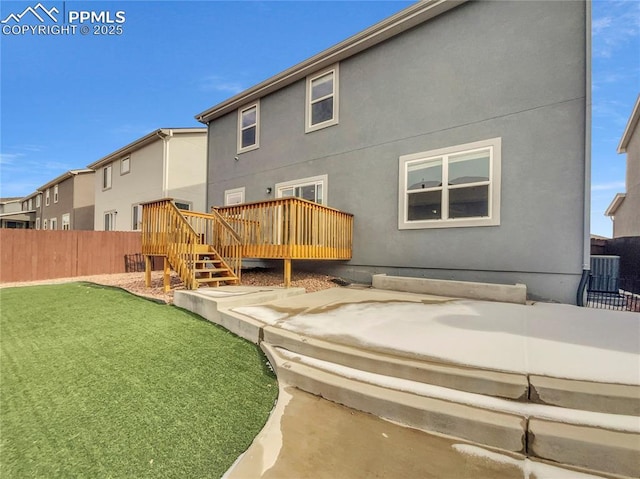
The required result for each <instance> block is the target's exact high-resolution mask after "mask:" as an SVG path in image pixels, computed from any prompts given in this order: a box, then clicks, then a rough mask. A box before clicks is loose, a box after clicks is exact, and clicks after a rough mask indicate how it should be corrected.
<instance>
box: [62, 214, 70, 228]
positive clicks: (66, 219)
mask: <svg viewBox="0 0 640 479" xmlns="http://www.w3.org/2000/svg"><path fill="white" fill-rule="evenodd" d="M70 227H71V215H70V214H69V213H65V214H63V215H62V229H63V230H68V229H69V228H70Z"/></svg>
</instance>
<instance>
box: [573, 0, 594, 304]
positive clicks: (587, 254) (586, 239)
mask: <svg viewBox="0 0 640 479" xmlns="http://www.w3.org/2000/svg"><path fill="white" fill-rule="evenodd" d="M585 8H586V15H585V17H586V18H585V22H586V25H585V46H586V55H585V90H586V91H585V108H584V219H583V227H584V231H583V245H582V248H583V250H582V277H581V278H580V284H579V285H578V291H577V293H576V304H577V305H578V306H584V305H585V304H584V295H585V289H586V287H587V283H588V280H589V272H590V269H591V0H586V2H585Z"/></svg>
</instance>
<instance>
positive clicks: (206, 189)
mask: <svg viewBox="0 0 640 479" xmlns="http://www.w3.org/2000/svg"><path fill="white" fill-rule="evenodd" d="M210 133H211V122H209V121H208V122H207V153H206V154H207V161H206V162H205V165H206V166H205V168H206V171H205V173H204V178H205V180H204V211H205V213H209V210H210V209H211V206H213V205H211V203H209V171H210V170H209V162H210V161H211V141H210Z"/></svg>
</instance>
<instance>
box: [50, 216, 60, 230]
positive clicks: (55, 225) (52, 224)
mask: <svg viewBox="0 0 640 479" xmlns="http://www.w3.org/2000/svg"><path fill="white" fill-rule="evenodd" d="M49 229H51V230H55V229H58V219H57V218H51V220H50V221H49Z"/></svg>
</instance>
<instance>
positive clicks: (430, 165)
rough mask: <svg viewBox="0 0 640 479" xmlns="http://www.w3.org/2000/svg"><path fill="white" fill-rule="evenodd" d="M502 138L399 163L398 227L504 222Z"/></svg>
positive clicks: (438, 226) (433, 151)
mask: <svg viewBox="0 0 640 479" xmlns="http://www.w3.org/2000/svg"><path fill="white" fill-rule="evenodd" d="M500 162H501V139H500V138H493V139H491V140H485V141H478V142H475V143H468V144H465V145H459V146H454V147H451V148H443V149H439V150H432V151H427V152H423V153H416V154H412V155H405V156H401V157H400V160H399V165H400V168H399V179H400V188H399V194H400V197H399V209H398V228H399V229H417V228H447V227H459V226H494V225H499V224H500Z"/></svg>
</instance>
